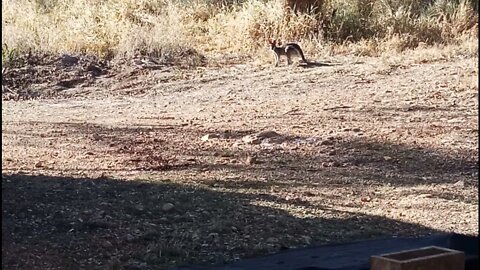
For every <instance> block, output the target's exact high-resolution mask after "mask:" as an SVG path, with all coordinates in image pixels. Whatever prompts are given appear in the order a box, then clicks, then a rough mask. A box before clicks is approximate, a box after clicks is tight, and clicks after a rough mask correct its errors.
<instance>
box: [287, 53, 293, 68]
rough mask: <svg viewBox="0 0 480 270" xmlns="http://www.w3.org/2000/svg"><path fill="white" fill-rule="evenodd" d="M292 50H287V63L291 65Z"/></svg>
mask: <svg viewBox="0 0 480 270" xmlns="http://www.w3.org/2000/svg"><path fill="white" fill-rule="evenodd" d="M292 53H293V52H292V50H287V53H286V54H287V64H288V65H291V64H292Z"/></svg>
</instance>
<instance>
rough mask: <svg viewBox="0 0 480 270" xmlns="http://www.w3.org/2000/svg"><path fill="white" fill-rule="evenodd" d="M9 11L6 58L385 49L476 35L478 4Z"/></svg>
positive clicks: (105, 3) (187, 1)
mask: <svg viewBox="0 0 480 270" xmlns="http://www.w3.org/2000/svg"><path fill="white" fill-rule="evenodd" d="M333 10H336V14H335V16H334V17H331V13H332V11H333ZM2 15H3V16H2V45H3V46H2V60H3V61H2V62H5V61H7V60H8V59H10V58H13V57H14V56H15V55H16V54H19V53H21V52H25V51H31V50H33V51H40V52H48V53H62V52H74V53H91V54H95V55H99V56H101V57H107V58H112V57H126V58H129V57H132V56H135V55H153V56H162V57H173V58H174V57H175V56H177V55H182V54H185V52H188V51H192V50H195V52H197V53H199V54H204V55H207V56H208V55H210V54H211V55H213V54H224V53H234V54H239V55H255V54H257V53H258V49H259V48H262V47H263V46H265V41H266V39H268V38H270V37H276V38H280V39H282V40H293V41H297V42H302V45H303V46H304V47H305V48H306V50H307V51H308V52H309V53H311V54H316V53H320V52H322V51H328V52H330V53H335V52H352V53H356V54H364V55H378V54H382V53H385V52H388V53H390V52H392V51H395V52H401V51H404V50H406V49H410V48H416V47H418V46H419V45H422V46H424V45H427V46H430V45H435V46H439V45H440V46H441V45H449V44H456V45H458V44H460V43H462V42H465V41H467V42H469V44H471V40H472V39H477V38H478V32H477V27H476V26H477V25H478V4H477V2H476V0H422V1H420V0H326V1H325V3H324V5H323V6H322V10H320V14H313V13H312V14H305V13H301V14H293V13H285V12H284V10H283V3H282V0H243V1H242V0H3V1H2ZM475 51H476V49H475Z"/></svg>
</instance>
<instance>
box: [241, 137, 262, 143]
mask: <svg viewBox="0 0 480 270" xmlns="http://www.w3.org/2000/svg"><path fill="white" fill-rule="evenodd" d="M242 141H243V142H244V143H248V144H260V143H261V142H262V141H261V140H260V139H259V138H258V137H257V136H255V135H247V136H244V137H243V138H242Z"/></svg>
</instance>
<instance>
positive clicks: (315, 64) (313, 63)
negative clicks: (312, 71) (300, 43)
mask: <svg viewBox="0 0 480 270" xmlns="http://www.w3.org/2000/svg"><path fill="white" fill-rule="evenodd" d="M339 65H341V63H330V62H317V61H308V62H307V63H301V64H299V67H302V68H314V67H333V66H339Z"/></svg>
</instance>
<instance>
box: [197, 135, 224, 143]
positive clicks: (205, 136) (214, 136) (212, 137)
mask: <svg viewBox="0 0 480 270" xmlns="http://www.w3.org/2000/svg"><path fill="white" fill-rule="evenodd" d="M219 137H220V136H218V134H207V135H204V136H203V137H202V138H201V140H202V141H204V142H206V141H208V140H211V139H218V138H219Z"/></svg>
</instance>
